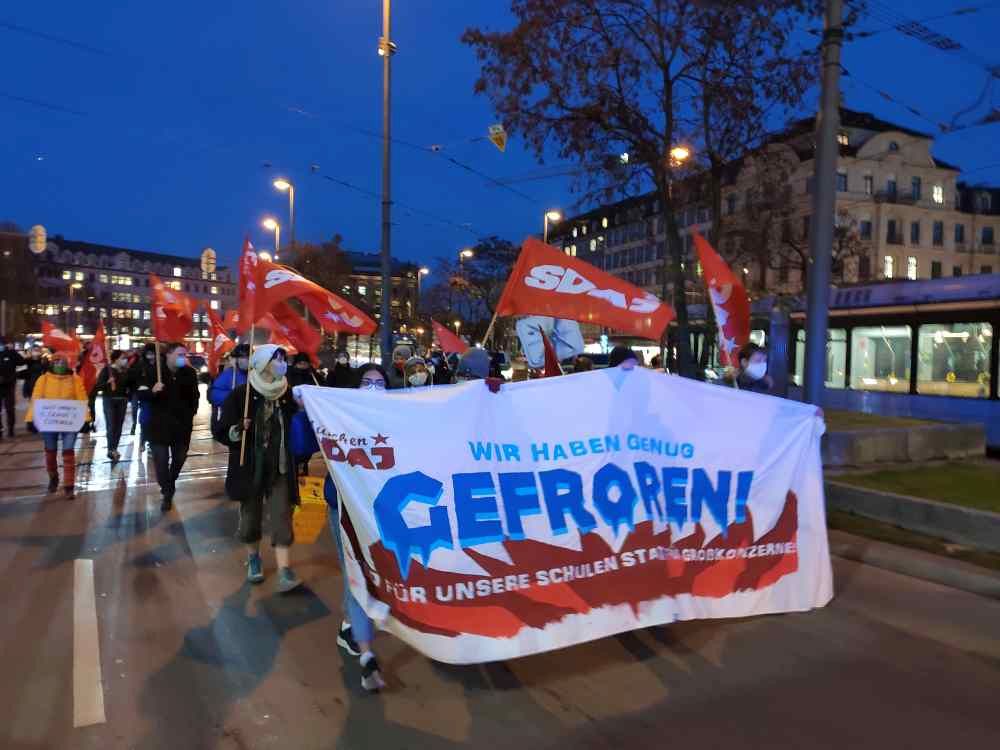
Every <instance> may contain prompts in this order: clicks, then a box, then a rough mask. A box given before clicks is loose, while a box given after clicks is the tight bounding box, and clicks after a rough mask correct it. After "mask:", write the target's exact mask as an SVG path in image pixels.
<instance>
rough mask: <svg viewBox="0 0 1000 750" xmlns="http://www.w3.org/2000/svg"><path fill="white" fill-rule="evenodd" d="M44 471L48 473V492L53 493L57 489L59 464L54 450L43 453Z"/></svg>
mask: <svg viewBox="0 0 1000 750" xmlns="http://www.w3.org/2000/svg"><path fill="white" fill-rule="evenodd" d="M45 470H46V471H47V472H48V473H49V492H55V491H56V490H57V489H59V464H58V463H56V452H55V451H54V450H51V451H50V450H46V451H45Z"/></svg>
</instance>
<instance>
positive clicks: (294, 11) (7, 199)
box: [0, 0, 1000, 262]
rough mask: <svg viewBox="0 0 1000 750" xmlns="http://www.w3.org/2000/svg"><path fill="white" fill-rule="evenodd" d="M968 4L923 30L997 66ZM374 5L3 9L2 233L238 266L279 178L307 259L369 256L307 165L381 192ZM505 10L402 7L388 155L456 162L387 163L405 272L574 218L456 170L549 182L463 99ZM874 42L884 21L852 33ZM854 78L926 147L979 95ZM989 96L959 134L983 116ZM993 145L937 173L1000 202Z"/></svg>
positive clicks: (809, 105) (932, 63) (922, 61)
mask: <svg viewBox="0 0 1000 750" xmlns="http://www.w3.org/2000/svg"><path fill="white" fill-rule="evenodd" d="M890 2H891V0H884V2H883V3H881V4H880V7H883V8H884V7H885V5H886V4H889V3H890ZM964 5H965V6H969V5H972V6H989V7H988V9H986V10H984V11H983V12H981V13H978V14H973V15H970V16H967V17H961V18H945V19H940V20H936V21H929V22H928V26H930V27H932V28H934V29H935V30H936V31H939V32H941V33H945V34H948V35H949V36H951V37H953V38H954V39H956V40H957V41H959V42H960V43H961V44H962V45H963V46H964V47H965V48H966V49H968V50H969V51H970V52H971V53H972V54H973V55H974V56H978V57H980V58H985V59H987V60H989V61H990V62H993V63H1000V55H997V54H996V53H995V49H996V48H995V46H994V43H995V38H996V31H997V30H998V29H1000V3H995V2H994V1H993V0H983V2H981V3H980V2H977V0H968V1H967V2H965V3H964ZM380 6H381V3H380V0H324V1H321V0H294V1H289V2H283V3H279V2H273V1H272V2H264V0H243V1H242V2H235V1H230V2H225V0H215V1H213V2H205V0H175V2H173V3H145V2H142V3H137V2H126V1H125V0H100V1H99V2H95V3H80V2H70V1H69V0H35V1H34V2H31V3H27V2H20V3H9V4H5V8H4V12H3V13H2V14H0V69H2V70H3V71H4V75H3V76H2V77H0V121H2V123H3V127H2V129H0V163H2V164H3V167H4V168H3V177H4V179H2V180H0V219H9V220H13V221H15V222H17V223H18V224H20V225H22V226H25V227H27V226H30V225H32V224H36V223H41V224H44V225H45V226H46V227H47V228H48V229H49V231H50V233H52V234H63V235H65V236H66V237H69V238H73V239H80V240H88V241H91V242H101V243H107V244H112V245H120V246H125V247H132V248H138V249H145V250H158V251H163V252H171V253H177V254H185V255H195V254H196V253H197V252H198V251H200V249H201V248H202V247H205V246H212V247H214V248H216V250H217V251H219V253H220V256H221V258H222V259H223V260H224V261H230V262H231V260H232V259H233V257H234V256H235V254H236V252H237V251H238V248H239V245H240V242H241V240H242V237H243V235H244V234H245V233H246V232H248V231H249V232H250V233H251V236H252V238H253V240H254V241H255V243H256V244H258V246H266V245H267V244H268V243H269V242H270V240H269V239H268V233H267V232H266V231H265V230H263V229H261V228H260V226H259V225H260V220H261V219H262V218H263V217H264V216H265V215H267V214H273V215H275V216H276V217H278V218H279V220H281V221H282V222H284V220H285V211H286V206H287V204H286V202H285V200H284V197H283V196H282V195H279V194H277V193H276V192H275V191H274V190H273V188H271V180H272V179H273V178H274V177H275V176H279V175H281V176H287V177H289V178H290V179H291V180H293V181H294V182H295V184H296V186H297V189H298V193H297V206H296V207H297V214H298V218H297V234H298V238H299V239H300V240H313V241H319V240H322V239H324V238H327V237H329V236H331V235H332V234H333V233H335V232H339V233H340V234H342V235H343V236H344V238H345V245H346V246H347V247H348V248H349V249H353V250H362V251H376V250H377V249H378V247H379V231H380V229H379V205H378V201H377V200H376V199H374V198H372V197H371V196H369V195H366V194H364V193H362V192H358V191H355V190H351V189H348V188H345V187H342V186H340V185H337V184H334V183H333V182H330V181H328V180H325V179H323V178H321V177H320V176H318V175H317V174H313V173H312V170H311V165H313V164H316V165H319V169H320V173H321V174H325V175H328V176H329V177H332V178H335V179H338V180H343V181H346V182H349V183H351V184H353V185H355V186H357V187H358V188H361V189H362V190H366V191H371V192H374V193H378V191H379V184H380V141H379V138H378V137H377V133H378V132H379V130H380V128H381V112H380V101H381V65H380V62H381V61H380V58H379V57H378V56H377V55H376V54H375V51H376V39H377V37H378V35H379V34H380V33H381V31H380V28H381V16H380V12H381V11H380ZM508 7H509V4H508V3H507V2H505V1H502V0H395V2H394V29H393V37H394V39H395V41H396V42H397V44H398V45H399V49H400V52H399V54H398V55H397V56H396V58H395V62H394V82H393V85H394V98H393V100H394V117H393V124H394V136H395V137H397V138H399V139H401V140H402V141H405V142H407V143H409V144H413V145H415V146H430V145H431V144H441V145H443V146H444V149H443V150H442V152H441V153H440V154H432V153H428V152H427V151H424V150H421V149H418V148H412V147H407V146H404V145H399V144H397V145H395V146H394V153H393V159H394V164H393V174H394V178H393V186H394V187H393V189H394V199H395V200H397V201H400V202H401V203H402V204H405V205H406V206H407V207H413V208H416V209H421V210H423V211H426V212H429V213H430V214H433V215H434V217H435V218H433V219H432V218H428V217H426V216H424V215H421V214H415V213H412V212H410V211H408V210H407V209H405V208H403V207H402V206H397V208H396V211H395V216H394V219H395V222H396V223H395V227H394V240H393V250H394V254H395V255H397V256H399V257H402V258H405V259H407V260H414V261H420V262H428V261H430V260H431V259H432V258H434V257H437V256H446V255H449V254H451V253H455V252H457V251H458V249H459V248H460V247H462V245H464V244H467V243H469V242H471V241H473V240H474V238H475V236H476V235H486V234H499V235H501V236H504V237H507V238H509V239H511V240H514V241H520V239H522V238H523V237H524V236H525V235H526V234H528V233H530V232H537V231H540V224H541V217H542V213H543V210H544V209H545V208H547V207H550V206H559V207H563V208H568V209H571V208H572V207H573V196H572V195H571V193H570V190H569V181H568V178H566V177H560V178H557V179H548V180H532V181H521V182H518V183H516V186H515V187H516V189H517V190H518V191H520V192H521V193H523V194H524V195H516V194H514V193H513V192H511V191H508V190H505V189H502V188H498V187H496V186H494V185H490V184H488V183H487V182H486V181H485V180H484V179H483V178H482V177H480V176H477V175H475V174H471V173H470V172H468V171H466V170H464V169H462V168H459V167H458V166H456V165H454V164H452V163H449V162H448V161H446V159H445V158H444V157H445V155H448V156H451V157H452V158H454V159H456V160H457V161H459V162H461V163H463V164H465V165H468V166H470V167H472V168H474V169H476V170H478V171H479V172H481V173H484V174H487V175H491V176H494V177H497V178H508V177H524V176H529V175H531V174H532V173H533V172H537V170H538V169H539V167H538V165H537V164H536V163H535V161H534V159H533V158H532V156H531V155H530V154H529V153H528V152H527V151H526V150H525V149H524V147H523V145H522V144H521V143H520V142H519V141H517V140H516V139H515V140H513V141H512V142H511V144H510V145H509V147H508V149H507V153H506V154H500V153H499V152H498V151H497V150H496V149H495V148H494V147H493V146H492V145H491V144H490V143H489V142H487V141H485V140H482V136H484V135H485V133H486V129H487V126H488V125H489V124H490V123H491V122H493V117H492V114H491V108H490V106H489V102H488V101H487V100H486V99H484V98H482V97H476V96H474V95H473V93H472V85H473V81H474V80H475V77H476V74H477V65H476V61H475V59H474V57H473V55H472V53H471V51H470V50H469V49H468V48H466V47H465V46H464V45H462V44H461V43H460V42H459V36H460V35H461V33H462V31H463V30H464V29H465V28H466V27H467V26H470V25H487V26H490V27H494V28H496V27H509V25H510V23H511V21H510V17H509V15H508V13H507V8H508ZM895 7H897V8H899V9H904V8H905V12H906V13H907V15H908V16H909V17H911V18H915V19H922V18H926V17H930V16H935V15H939V14H942V13H946V12H948V11H950V10H954V9H955V8H958V7H960V3H958V2H957V0H945V1H944V2H930V1H929V0H910V1H908V2H906V3H898V4H897V5H896V6H895ZM11 25H14V26H18V27H23V28H24V29H28V30H31V31H35V32H40V33H42V34H46V35H51V36H52V37H58V38H61V39H65V40H71V41H72V42H74V43H76V44H77V45H83V46H74V45H73V44H69V43H65V42H60V41H57V40H52V39H44V38H40V37H38V36H33V35H31V34H29V33H25V32H24V31H16V30H14V29H11V28H10V26H11ZM818 25H819V22H818V21H817V22H816V24H815V26H818ZM883 27H884V24H882V23H879V22H878V21H876V20H873V19H867V20H865V21H863V22H862V24H861V25H860V28H868V29H874V28H883ZM844 64H845V67H846V68H847V69H848V70H849V71H850V73H851V76H850V77H849V78H847V79H845V81H844V87H843V89H844V93H845V96H846V104H847V105H848V106H850V107H852V108H855V109H861V110H868V111H872V112H875V113H876V114H877V115H878V116H880V117H883V118H885V119H888V120H893V121H897V122H900V123H902V124H905V125H907V126H909V127H912V128H916V129H918V130H925V131H928V130H932V129H933V126H932V125H931V124H930V123H928V122H927V121H925V120H924V119H921V118H920V117H918V116H916V115H914V114H912V113H910V112H909V111H907V109H906V106H909V107H913V108H915V109H917V110H919V111H920V112H921V113H922V114H924V115H926V116H927V117H929V118H930V119H931V120H932V121H934V122H948V121H950V120H951V119H952V117H953V116H954V115H955V114H956V113H957V112H959V111H960V110H962V109H964V108H966V107H969V106H972V105H973V104H975V103H976V100H977V98H978V97H979V95H980V93H981V91H982V90H983V87H984V83H985V81H986V78H987V75H986V73H985V71H984V70H983V68H981V67H977V66H976V65H975V64H972V63H970V62H967V61H966V59H965V57H964V56H963V55H960V54H955V53H946V52H942V51H938V50H935V49H933V48H931V47H929V46H927V45H925V44H922V43H920V42H918V41H916V40H913V39H910V38H907V37H904V36H902V35H900V34H899V33H896V32H892V31H890V32H886V33H882V34H879V35H877V36H875V37H873V38H871V39H866V40H858V41H855V42H852V43H850V44H848V45H847V47H846V49H845V57H844ZM997 83H998V86H1000V81H997ZM879 89H880V90H883V91H885V92H886V93H888V94H889V95H891V96H892V97H894V98H895V99H897V100H898V102H900V103H897V102H893V101H887V100H886V99H884V98H883V97H882V96H881V95H880V94H879V93H878V92H877V90H879ZM991 97H992V92H989V93H988V94H987V98H986V100H985V102H981V103H979V105H978V107H977V108H976V109H975V110H974V112H973V113H971V114H970V115H967V116H966V118H965V121H968V120H970V119H974V118H975V117H982V116H983V115H984V114H986V113H987V112H988V110H989V107H990V104H991ZM996 99H997V100H1000V95H998V96H997V97H996ZM23 100H29V101H23ZM32 102H34V103H32ZM295 110H299V111H295ZM303 111H304V112H306V113H308V114H302V112H303ZM814 111H815V93H813V94H812V95H811V96H810V97H809V98H808V100H807V101H805V102H803V106H802V112H803V113H804V114H811V113H812V112H814ZM362 131H370V132H371V133H374V134H375V137H373V136H372V135H367V134H365V132H362ZM998 134H1000V125H992V126H987V127H979V128H975V129H969V130H965V131H962V132H957V133H953V134H949V135H946V136H943V137H941V138H940V139H939V140H938V143H937V146H936V149H935V154H936V155H937V156H939V157H941V158H943V159H945V160H947V161H949V162H952V163H956V164H958V165H960V166H961V167H963V169H965V170H966V172H967V173H968V175H967V178H968V179H969V180H971V181H975V182H987V183H992V184H1000V146H998V140H997V135H998ZM476 139H479V140H476ZM265 163H269V164H271V165H273V166H271V167H266V166H264V165H265ZM547 166H548V165H547ZM438 219H440V220H443V221H439V220H438ZM444 222H451V223H450V224H448V223H444ZM462 225H467V226H469V227H471V229H472V232H470V231H468V230H466V229H463V228H462ZM473 233H474V234H473Z"/></svg>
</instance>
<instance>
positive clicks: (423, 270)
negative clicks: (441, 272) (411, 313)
mask: <svg viewBox="0 0 1000 750" xmlns="http://www.w3.org/2000/svg"><path fill="white" fill-rule="evenodd" d="M430 272H431V269H429V268H428V267H427V266H421V267H420V268H419V270H418V271H417V310H418V311H419V310H420V282H421V280H422V279H423V278H424V276H426V275H427V274H429V273H430Z"/></svg>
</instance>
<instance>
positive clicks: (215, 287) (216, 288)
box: [211, 286, 219, 294]
mask: <svg viewBox="0 0 1000 750" xmlns="http://www.w3.org/2000/svg"><path fill="white" fill-rule="evenodd" d="M211 291H212V294H218V293H219V287H217V286H213V287H212V289H211Z"/></svg>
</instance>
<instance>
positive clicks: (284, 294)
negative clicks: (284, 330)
mask: <svg viewBox="0 0 1000 750" xmlns="http://www.w3.org/2000/svg"><path fill="white" fill-rule="evenodd" d="M257 281H258V283H257V287H256V296H257V305H256V310H257V316H258V318H259V317H260V316H261V315H263V314H264V313H267V312H273V311H274V308H275V306H277V305H278V303H280V302H284V301H285V300H286V299H288V298H289V297H297V298H298V299H299V300H300V301H301V302H302V304H303V305H305V306H306V307H307V308H309V311H310V312H311V313H312V314H313V315H315V316H316V320H318V321H319V324H320V325H321V326H322V327H323V330H325V331H328V332H330V333H337V332H341V331H343V332H345V333H355V334H361V335H367V334H371V333H374V332H375V329H376V328H378V325H377V324H376V323H375V321H374V320H372V319H371V318H369V317H368V316H367V315H365V314H364V313H363V312H361V310H359V309H358V308H356V307H355V306H354V305H352V304H351V303H350V302H348V301H347V300H345V299H342V298H340V297H338V296H337V295H336V294H334V293H333V292H328V291H327V290H326V289H324V288H323V287H321V286H320V285H319V284H316V283H314V282H312V281H309V280H308V279H306V278H305V277H303V276H301V275H299V274H298V273H296V272H295V271H293V270H292V269H291V268H287V267H285V266H279V265H278V264H277V263H270V262H268V261H266V260H261V261H258V263H257ZM240 318H241V323H240V324H241V325H245V323H243V321H242V319H243V315H242V311H241V315H240Z"/></svg>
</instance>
